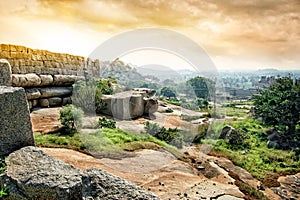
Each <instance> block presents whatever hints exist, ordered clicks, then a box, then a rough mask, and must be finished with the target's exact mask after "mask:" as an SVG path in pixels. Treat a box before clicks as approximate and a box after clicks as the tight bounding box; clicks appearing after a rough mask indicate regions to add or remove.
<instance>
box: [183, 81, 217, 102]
mask: <svg viewBox="0 0 300 200" xmlns="http://www.w3.org/2000/svg"><path fill="white" fill-rule="evenodd" d="M186 83H187V84H188V85H190V86H191V87H192V88H193V90H194V92H195V95H196V96H197V97H198V98H203V99H211V98H212V97H213V96H214V93H215V90H216V89H215V82H214V81H212V80H210V79H208V78H205V77H200V76H197V77H195V78H192V79H190V80H188V81H187V82H186Z"/></svg>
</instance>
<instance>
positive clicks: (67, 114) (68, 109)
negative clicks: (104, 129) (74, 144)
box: [59, 105, 83, 133]
mask: <svg viewBox="0 0 300 200" xmlns="http://www.w3.org/2000/svg"><path fill="white" fill-rule="evenodd" d="M59 114H60V115H59V119H60V122H61V124H62V125H63V126H64V127H65V128H66V129H67V132H70V133H73V132H74V131H76V130H77V129H78V128H80V127H82V118H83V111H82V110H81V109H80V108H76V107H75V106H73V105H67V106H63V107H62V109H61V110H60V112H59Z"/></svg>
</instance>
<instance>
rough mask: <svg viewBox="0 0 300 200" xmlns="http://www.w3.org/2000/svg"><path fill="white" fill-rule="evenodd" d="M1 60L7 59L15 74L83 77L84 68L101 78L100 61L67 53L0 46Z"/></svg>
mask: <svg viewBox="0 0 300 200" xmlns="http://www.w3.org/2000/svg"><path fill="white" fill-rule="evenodd" d="M0 58H4V59H7V60H8V62H9V63H10V65H11V67H12V73H13V74H28V73H35V74H52V75H54V74H61V75H76V76H83V75H84V74H83V72H84V68H86V69H87V71H88V73H89V74H90V75H92V76H94V77H98V76H100V64H99V60H92V59H90V58H84V57H82V56H74V55H70V54H66V53H54V52H50V51H46V50H38V49H31V48H27V47H24V46H18V45H11V44H0Z"/></svg>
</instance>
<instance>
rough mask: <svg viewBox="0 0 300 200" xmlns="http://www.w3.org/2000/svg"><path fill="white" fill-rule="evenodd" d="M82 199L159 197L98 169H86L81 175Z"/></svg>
mask: <svg viewBox="0 0 300 200" xmlns="http://www.w3.org/2000/svg"><path fill="white" fill-rule="evenodd" d="M83 191H84V192H83V196H84V199H95V200H119V199H145V200H147V199H159V198H158V197H156V196H155V195H153V194H151V193H149V192H147V191H145V190H144V189H142V188H140V187H138V186H136V185H134V184H132V183H129V182H128V181H126V180H124V179H121V178H119V177H117V176H114V175H112V174H109V173H107V172H105V171H103V170H100V169H95V168H92V169H88V170H87V171H86V173H85V175H84V177H83Z"/></svg>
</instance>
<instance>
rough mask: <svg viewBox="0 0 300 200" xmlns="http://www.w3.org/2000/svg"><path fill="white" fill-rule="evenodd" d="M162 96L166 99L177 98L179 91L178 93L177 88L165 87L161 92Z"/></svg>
mask: <svg viewBox="0 0 300 200" xmlns="http://www.w3.org/2000/svg"><path fill="white" fill-rule="evenodd" d="M160 94H161V95H163V96H165V97H168V98H171V97H173V98H176V94H177V91H176V88H174V87H163V88H162V89H161V90H160Z"/></svg>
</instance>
